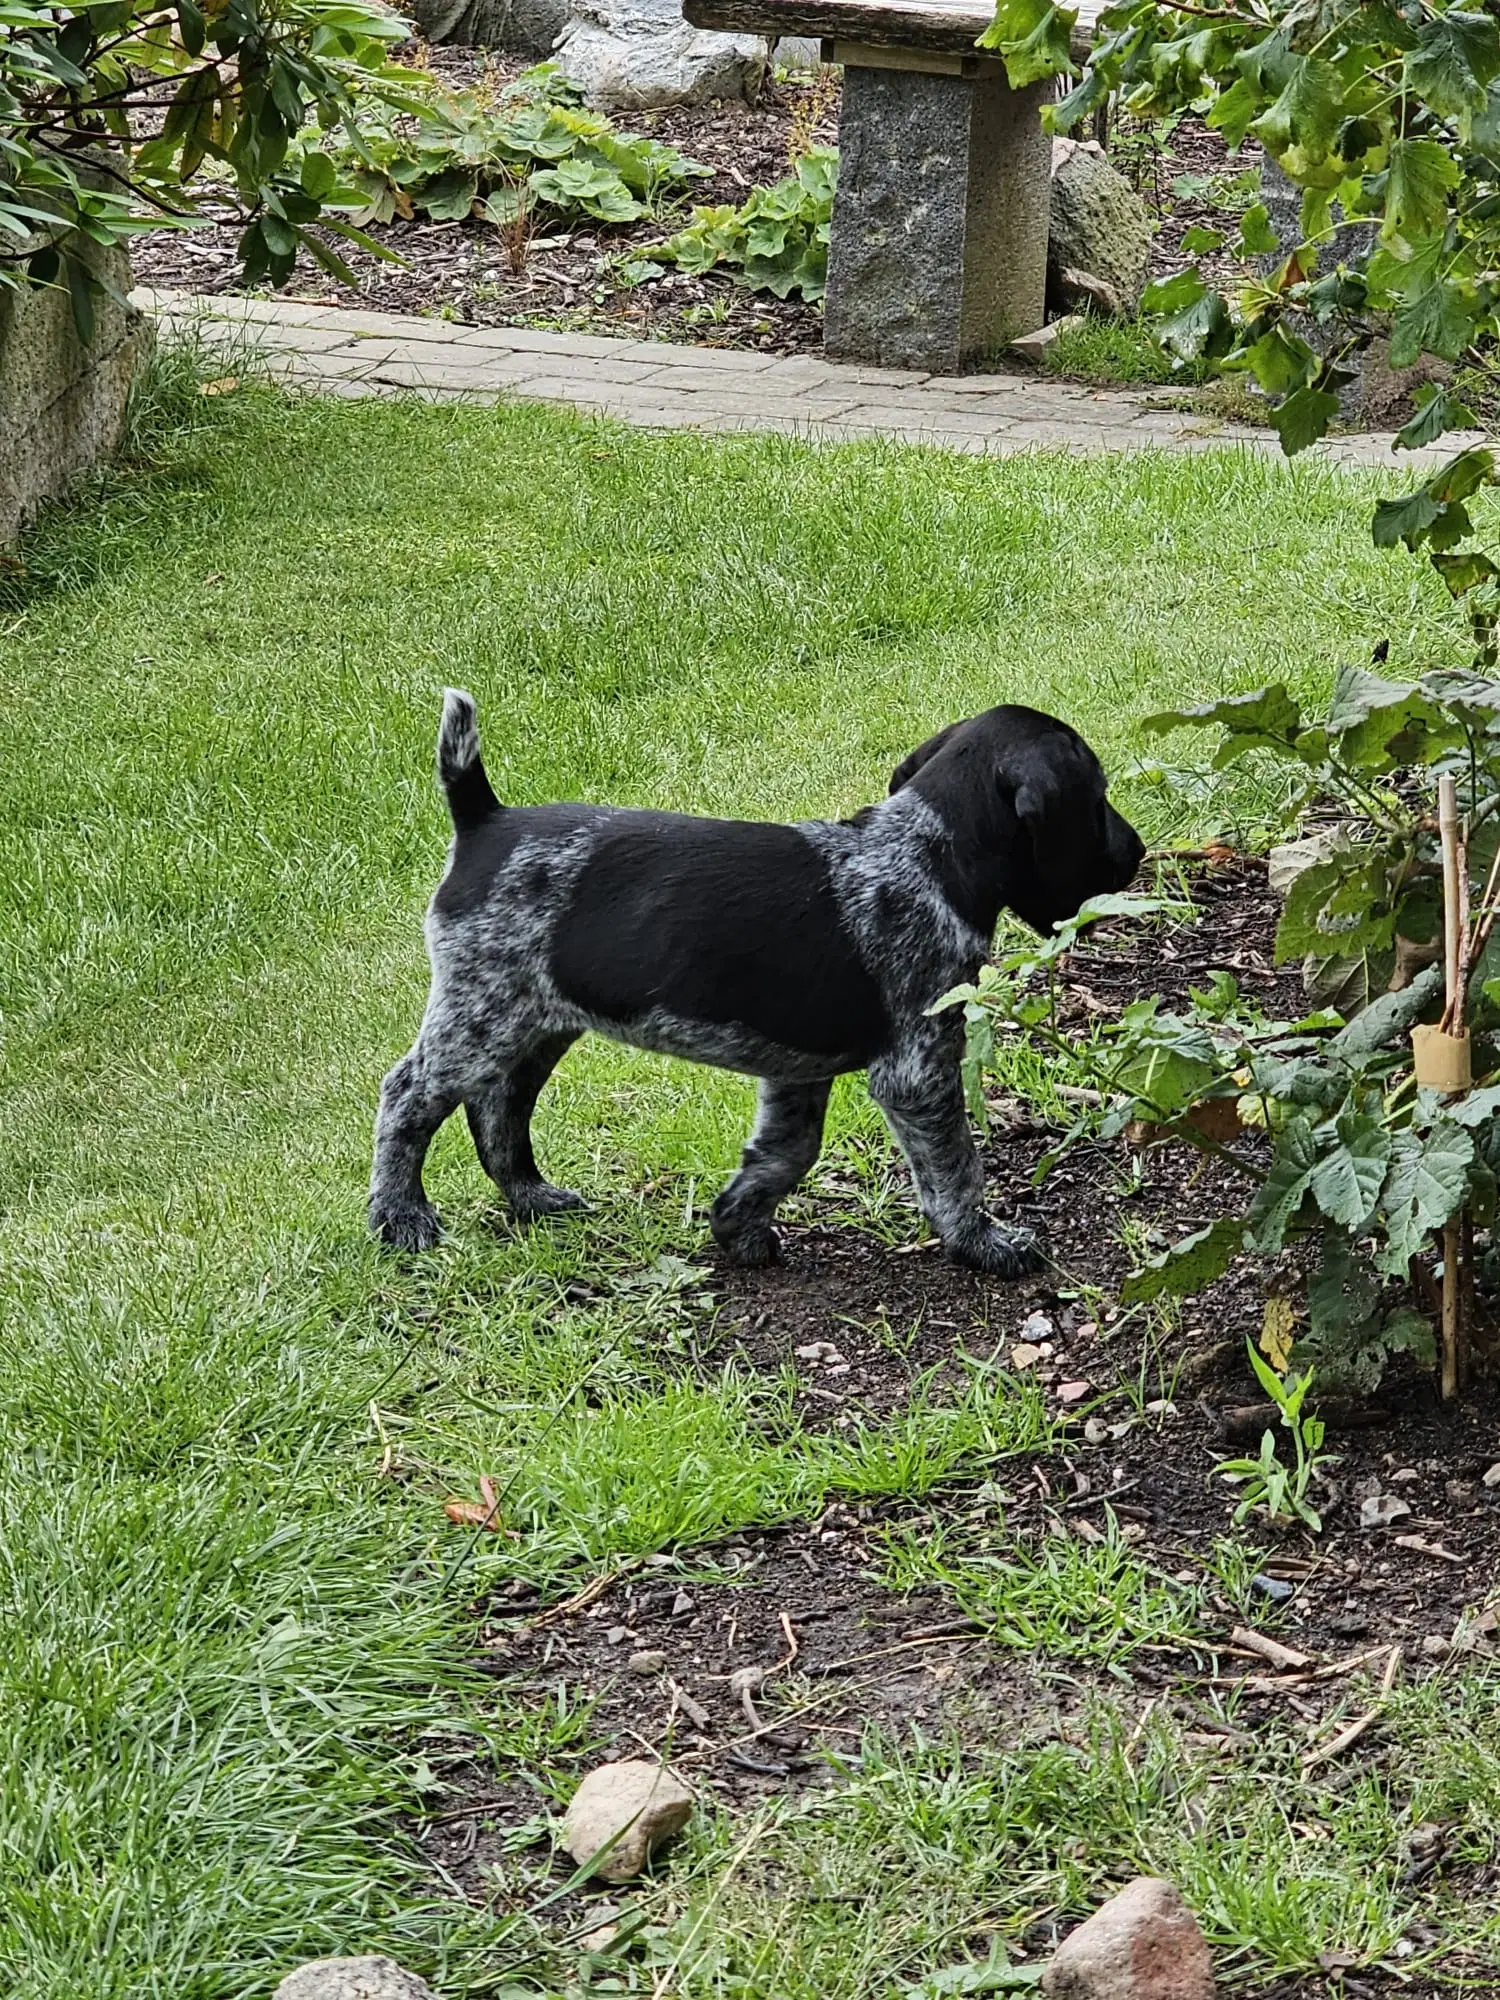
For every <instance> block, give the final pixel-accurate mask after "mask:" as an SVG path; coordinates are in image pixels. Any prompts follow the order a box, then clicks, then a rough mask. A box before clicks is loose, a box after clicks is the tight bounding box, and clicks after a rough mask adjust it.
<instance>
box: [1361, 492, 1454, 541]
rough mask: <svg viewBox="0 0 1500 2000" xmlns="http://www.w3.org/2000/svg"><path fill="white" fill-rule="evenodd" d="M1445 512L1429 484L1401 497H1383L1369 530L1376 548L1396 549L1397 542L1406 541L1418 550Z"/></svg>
mask: <svg viewBox="0 0 1500 2000" xmlns="http://www.w3.org/2000/svg"><path fill="white" fill-rule="evenodd" d="M1442 515H1443V509H1442V508H1441V507H1440V506H1439V505H1438V503H1437V502H1436V501H1435V500H1434V499H1433V497H1432V495H1431V494H1430V493H1429V492H1428V490H1427V488H1426V487H1425V486H1419V487H1418V488H1417V490H1416V492H1415V493H1408V494H1406V495H1404V496H1403V497H1402V498H1401V499H1399V500H1382V501H1381V502H1380V503H1379V504H1378V506H1377V507H1376V509H1375V518H1374V521H1373V523H1372V525H1371V531H1370V532H1371V534H1372V536H1373V537H1374V541H1375V546H1376V548H1377V549H1393V548H1394V547H1395V546H1396V544H1397V542H1405V544H1406V546H1407V547H1408V548H1409V549H1412V550H1415V549H1416V548H1417V547H1418V546H1419V545H1420V544H1421V543H1422V542H1423V541H1425V540H1426V538H1427V536H1428V534H1429V533H1430V531H1431V530H1432V528H1433V526H1434V525H1435V524H1436V523H1437V522H1438V521H1439V520H1441V518H1442Z"/></svg>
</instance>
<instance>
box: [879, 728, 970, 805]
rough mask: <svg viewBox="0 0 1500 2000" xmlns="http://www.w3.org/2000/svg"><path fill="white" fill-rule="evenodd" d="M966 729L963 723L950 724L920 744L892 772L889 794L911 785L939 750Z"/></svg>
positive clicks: (944, 747)
mask: <svg viewBox="0 0 1500 2000" xmlns="http://www.w3.org/2000/svg"><path fill="white" fill-rule="evenodd" d="M964 727H965V724H964V723H962V722H950V723H949V724H948V727H947V728H946V729H940V730H939V731H938V733H937V735H936V736H929V737H928V739H927V741H926V742H925V743H919V744H918V745H917V747H916V749H915V750H913V751H912V753H911V755H910V756H909V757H905V758H903V759H902V761H901V762H900V763H899V764H898V765H897V766H896V768H895V770H894V771H892V773H891V782H890V785H889V786H888V788H887V792H888V794H889V793H890V792H899V791H900V790H901V787H902V786H903V785H909V784H910V783H911V781H912V779H913V778H914V777H915V776H916V775H917V773H918V771H920V770H921V768H922V766H923V765H924V764H926V763H930V762H931V760H932V759H933V758H934V757H935V756H936V755H937V753H938V752H939V750H944V749H946V748H947V746H948V745H949V743H951V742H952V740H953V738H954V736H955V735H957V733H958V731H959V730H960V729H962V728H964Z"/></svg>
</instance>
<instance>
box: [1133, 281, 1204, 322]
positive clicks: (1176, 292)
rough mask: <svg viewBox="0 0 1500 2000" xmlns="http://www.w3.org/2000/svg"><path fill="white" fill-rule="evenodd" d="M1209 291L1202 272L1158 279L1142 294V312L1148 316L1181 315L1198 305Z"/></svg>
mask: <svg viewBox="0 0 1500 2000" xmlns="http://www.w3.org/2000/svg"><path fill="white" fill-rule="evenodd" d="M1207 290H1208V286H1207V285H1206V284H1205V283H1204V280H1203V274H1202V272H1201V271H1197V270H1187V271H1177V272H1175V273H1174V274H1173V276H1171V277H1170V278H1156V279H1154V280H1153V281H1152V283H1151V284H1149V285H1147V287H1146V289H1145V290H1144V291H1143V292H1142V293H1141V311H1142V312H1143V313H1145V314H1147V315H1148V316H1150V315H1154V314H1157V313H1160V314H1167V313H1180V312H1182V311H1184V310H1185V309H1186V308H1187V307H1188V306H1193V305H1196V304H1197V303H1198V301H1199V300H1200V299H1202V298H1203V296H1204V295H1205V293H1206V292H1207Z"/></svg>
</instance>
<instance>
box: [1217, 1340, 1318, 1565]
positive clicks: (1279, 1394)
mask: <svg viewBox="0 0 1500 2000" xmlns="http://www.w3.org/2000/svg"><path fill="white" fill-rule="evenodd" d="M1245 1345H1246V1348H1247V1349H1248V1351H1249V1355H1250V1365H1251V1367H1252V1368H1253V1369H1254V1370H1255V1373H1256V1377H1257V1379H1258V1380H1259V1382H1260V1385H1261V1387H1262V1388H1263V1389H1264V1390H1265V1392H1266V1394H1267V1395H1268V1396H1269V1397H1270V1398H1271V1401H1272V1402H1273V1403H1274V1404H1275V1405H1276V1411H1277V1415H1278V1416H1279V1418H1280V1420H1281V1423H1282V1426H1283V1428H1284V1429H1285V1430H1286V1431H1287V1432H1288V1433H1289V1434H1290V1437H1291V1440H1292V1451H1293V1462H1292V1464H1291V1465H1284V1464H1283V1463H1282V1461H1281V1458H1280V1456H1279V1455H1278V1453H1277V1449H1276V1433H1275V1432H1274V1431H1267V1432H1265V1434H1264V1435H1263V1436H1262V1438H1261V1441H1260V1454H1259V1456H1258V1457H1256V1458H1226V1459H1224V1460H1223V1461H1222V1463H1220V1464H1219V1465H1216V1466H1215V1467H1214V1470H1215V1472H1217V1473H1218V1474H1220V1475H1221V1476H1222V1477H1225V1478H1231V1479H1238V1480H1241V1481H1243V1483H1244V1489H1245V1490H1244V1497H1243V1498H1242V1499H1241V1501H1240V1504H1239V1505H1238V1507H1236V1508H1235V1510H1234V1519H1235V1525H1236V1526H1239V1525H1240V1524H1241V1523H1243V1522H1245V1521H1248V1520H1249V1518H1250V1516H1251V1515H1252V1514H1253V1513H1254V1512H1255V1510H1256V1508H1257V1507H1264V1509H1265V1511H1266V1513H1267V1514H1268V1515H1269V1517H1270V1518H1271V1520H1273V1521H1300V1522H1301V1523H1302V1525H1303V1526H1304V1527H1307V1528H1311V1530H1312V1532H1313V1533H1314V1534H1315V1535H1321V1534H1322V1532H1323V1518H1322V1516H1321V1515H1320V1514H1319V1513H1318V1511H1317V1509H1316V1508H1315V1507H1314V1506H1313V1504H1312V1502H1311V1501H1310V1500H1309V1499H1308V1497H1307V1496H1308V1492H1309V1490H1310V1489H1311V1486H1312V1483H1313V1480H1314V1479H1315V1478H1316V1477H1317V1475H1318V1474H1319V1473H1320V1472H1321V1471H1322V1470H1323V1468H1324V1467H1325V1466H1329V1465H1336V1464H1337V1463H1338V1460H1337V1458H1336V1457H1334V1456H1333V1455H1332V1454H1330V1453H1326V1452H1322V1451H1320V1449H1319V1448H1320V1446H1321V1445H1322V1442H1323V1420H1322V1418H1321V1417H1316V1416H1314V1415H1313V1414H1312V1413H1311V1412H1310V1411H1309V1412H1308V1413H1307V1414H1305V1415H1304V1413H1303V1407H1302V1406H1303V1404H1304V1403H1305V1402H1306V1400H1307V1392H1308V1390H1309V1389H1310V1388H1311V1387H1312V1380H1313V1371H1312V1370H1311V1369H1309V1370H1308V1371H1307V1373H1306V1374H1305V1375H1298V1376H1296V1377H1294V1378H1287V1379H1285V1380H1283V1378H1282V1377H1281V1376H1280V1375H1278V1374H1277V1373H1276V1370H1275V1369H1274V1368H1272V1367H1271V1365H1270V1364H1269V1362H1267V1361H1265V1360H1263V1359H1262V1358H1261V1356H1260V1355H1259V1354H1257V1353H1256V1351H1255V1343H1254V1342H1253V1341H1246V1343H1245Z"/></svg>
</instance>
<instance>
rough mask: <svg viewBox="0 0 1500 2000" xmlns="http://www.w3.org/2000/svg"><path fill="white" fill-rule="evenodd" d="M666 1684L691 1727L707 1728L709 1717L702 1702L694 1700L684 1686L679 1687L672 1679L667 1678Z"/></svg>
mask: <svg viewBox="0 0 1500 2000" xmlns="http://www.w3.org/2000/svg"><path fill="white" fill-rule="evenodd" d="M667 1686H668V1687H669V1688H670V1689H671V1690H672V1700H673V1702H674V1703H675V1704H676V1705H677V1707H678V1708H680V1709H681V1710H682V1712H683V1714H684V1715H685V1716H686V1717H687V1719H688V1721H689V1722H691V1723H692V1725H693V1727H694V1728H695V1729H707V1727H708V1725H709V1722H710V1720H711V1718H710V1716H709V1713H708V1710H707V1709H706V1708H705V1707H704V1706H703V1704H702V1702H701V1701H694V1700H693V1697H692V1696H691V1695H690V1694H689V1693H688V1692H687V1690H686V1688H681V1687H679V1686H678V1685H677V1683H676V1681H674V1680H670V1679H669V1680H668V1682H667Z"/></svg>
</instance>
